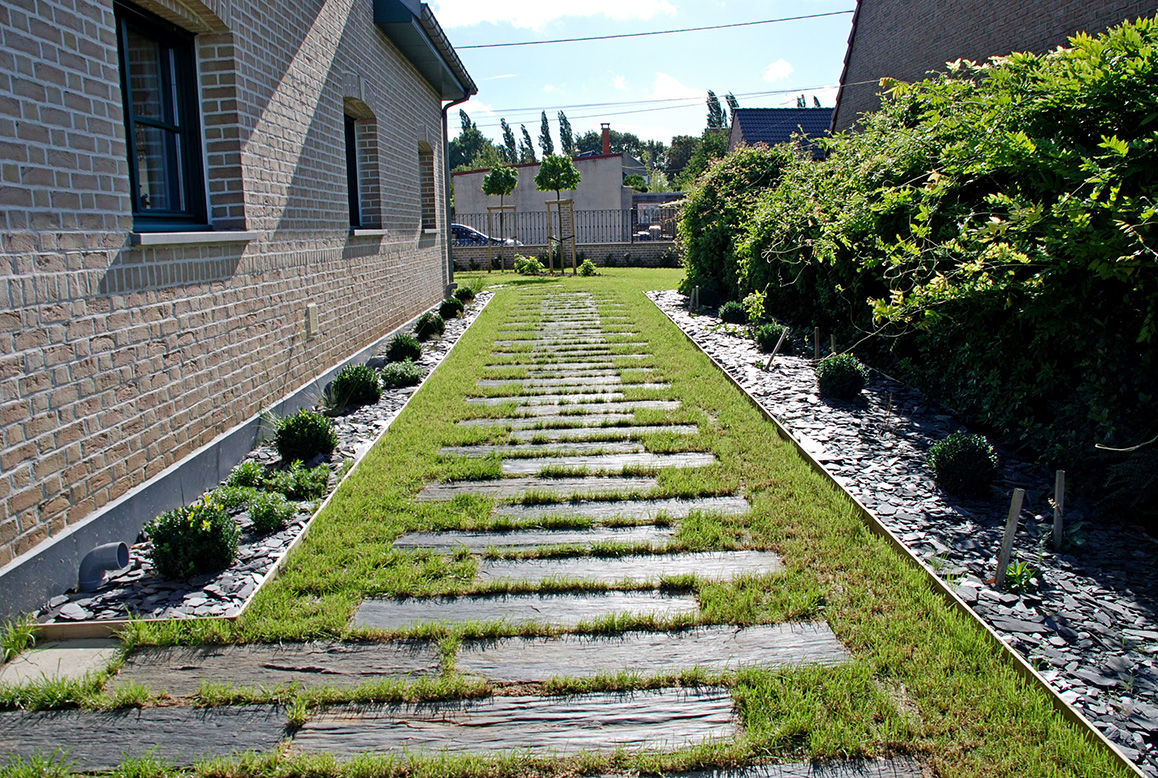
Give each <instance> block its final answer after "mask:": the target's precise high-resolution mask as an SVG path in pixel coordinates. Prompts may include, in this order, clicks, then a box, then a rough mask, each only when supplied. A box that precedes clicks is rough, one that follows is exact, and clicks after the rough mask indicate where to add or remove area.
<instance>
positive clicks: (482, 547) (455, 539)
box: [394, 524, 675, 552]
mask: <svg viewBox="0 0 1158 778" xmlns="http://www.w3.org/2000/svg"><path fill="white" fill-rule="evenodd" d="M674 536H675V529H673V528H671V527H656V526H652V525H650V524H647V525H641V526H635V527H589V528H585V529H520V530H511V531H509V532H456V531H449V532H408V533H406V534H405V535H403V536H402V537H400V538H398V540H396V541H394V545H395V546H396V547H398V548H433V549H437V550H440V551H445V550H455V549H459V548H466V549H469V550H470V551H473V552H480V551H486V550H487V549H488V548H499V549H527V548H538V547H539V546H572V545H576V546H587V545H591V544H592V543H629V544H642V543H648V544H650V545H653V546H659V545H662V544H664V543H667V542H668V541H669V540H671V539H672V537H674Z"/></svg>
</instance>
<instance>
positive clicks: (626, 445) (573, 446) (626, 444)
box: [438, 440, 643, 457]
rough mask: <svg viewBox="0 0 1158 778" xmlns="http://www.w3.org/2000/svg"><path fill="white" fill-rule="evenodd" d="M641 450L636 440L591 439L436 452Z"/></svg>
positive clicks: (505, 453)
mask: <svg viewBox="0 0 1158 778" xmlns="http://www.w3.org/2000/svg"><path fill="white" fill-rule="evenodd" d="M641 451H643V444H642V443H639V442H636V441H608V440H603V441H592V442H588V443H584V442H571V443H521V444H517V445H513V446H498V445H494V446H446V447H444V448H442V449H440V450H439V452H438V453H440V454H442V455H443V456H450V457H489V456H500V457H508V456H516V457H518V456H548V455H553V454H588V453H602V454H632V453H637V452H641Z"/></svg>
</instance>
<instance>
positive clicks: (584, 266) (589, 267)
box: [576, 259, 597, 276]
mask: <svg viewBox="0 0 1158 778" xmlns="http://www.w3.org/2000/svg"><path fill="white" fill-rule="evenodd" d="M576 272H577V273H579V275H581V276H593V275H595V273H596V272H597V271H596V269H595V263H594V262H592V261H591V260H589V259H585V260H583V261H582V262H580V263H579V269H578V270H577V271H576Z"/></svg>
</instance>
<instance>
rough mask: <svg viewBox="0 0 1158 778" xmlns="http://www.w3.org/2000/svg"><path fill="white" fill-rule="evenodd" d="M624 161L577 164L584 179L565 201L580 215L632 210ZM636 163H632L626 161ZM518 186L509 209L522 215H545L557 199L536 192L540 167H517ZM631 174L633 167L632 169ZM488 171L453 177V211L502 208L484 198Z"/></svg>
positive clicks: (615, 156) (589, 159)
mask: <svg viewBox="0 0 1158 778" xmlns="http://www.w3.org/2000/svg"><path fill="white" fill-rule="evenodd" d="M624 161H625V160H624V157H623V155H622V154H609V155H607V156H599V157H585V158H583V159H577V160H575V168H576V169H577V170H578V171H579V175H581V176H582V180H581V181H580V182H579V186H578V187H576V188H575V189H574V190H573V191H570V192H568V191H564V192H561V195H562V197H563V199H571V200H574V201H575V210H577V211H602V210H611V209H618V210H622V209H630V208H631V193H632V191H633V190H632V189H631V187H626V186H624V185H623V176H624V175H625V173H624V167H625V165H624ZM627 161H629V162H633V160H630V159H629V160H627ZM515 167H516V169H517V170H518V171H519V184H518V186H517V187H515V191H514V192H513V193H512V194H511V196H510V197H508V198H506V200H505V204H506V205H514V206H515V207H517V208H518V209H519V211H520V212H521V213H530V212H532V211H546V210H547V200H554V199H555V192H554V191H548V192H540V191H539V190H538V189H536V188H535V176H537V175H538V174H539V166H538V164H528V165H517V166H515ZM630 167H631V169H632V170H634V169H635V166H634V165H631V166H630ZM489 172H490V171H489V170H472V171H469V172H463V173H454V174H453V176H452V177H453V179H454V210H455V212H457V213H486V210H487V208H488V207H489V206H492V205H495V206H497V205H498V204H499V198H497V197H491V196H488V195H484V194H483V193H482V182H483V178H485V177H486V174H487V173H489ZM471 226H472V227H475V228H476V229H480V230H483V231H485V230H486V226H485V225H481V224H473V225H471Z"/></svg>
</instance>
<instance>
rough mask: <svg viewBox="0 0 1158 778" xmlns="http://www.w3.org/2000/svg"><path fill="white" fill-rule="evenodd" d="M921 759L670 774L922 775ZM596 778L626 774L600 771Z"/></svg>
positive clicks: (760, 777)
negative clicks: (605, 773)
mask: <svg viewBox="0 0 1158 778" xmlns="http://www.w3.org/2000/svg"><path fill="white" fill-rule="evenodd" d="M928 775H929V773H927V772H925V770H924V768H923V767H922V765H921V763H920V762H918V761H917V760H916V759H910V758H908V757H897V758H895V759H865V760H847V761H844V760H842V761H834V762H808V763H802V762H796V763H794V764H769V765H751V766H749V767H738V768H736V769H734V770H700V771H697V772H694V773H681V774H679V775H675V774H672V775H671V778H925V777H926V776H928ZM600 778H628V776H626V775H604V776H600Z"/></svg>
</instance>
